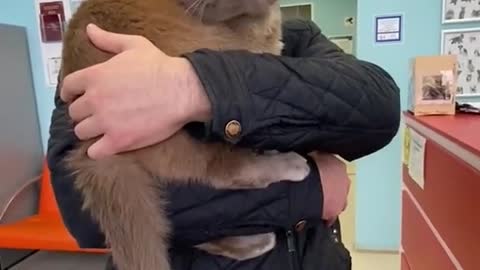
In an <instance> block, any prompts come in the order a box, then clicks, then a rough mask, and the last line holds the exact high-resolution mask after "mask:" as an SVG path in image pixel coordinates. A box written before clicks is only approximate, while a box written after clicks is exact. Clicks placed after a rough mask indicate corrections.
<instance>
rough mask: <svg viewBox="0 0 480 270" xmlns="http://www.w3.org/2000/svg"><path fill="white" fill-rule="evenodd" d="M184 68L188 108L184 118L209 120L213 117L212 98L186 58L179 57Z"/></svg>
mask: <svg viewBox="0 0 480 270" xmlns="http://www.w3.org/2000/svg"><path fill="white" fill-rule="evenodd" d="M178 60H179V61H180V64H181V66H182V70H183V71H184V74H185V76H184V83H183V86H184V89H183V90H184V91H185V93H186V94H185V98H186V99H187V100H186V105H185V106H186V108H185V115H184V119H185V121H186V123H190V122H203V123H204V122H208V121H210V119H211V117H212V108H211V103H210V99H209V98H208V95H207V93H206V91H205V89H204V87H203V84H202V82H201V81H200V79H199V78H198V75H197V73H196V71H195V69H194V67H193V66H192V64H191V63H190V61H189V60H187V59H186V58H179V59H178Z"/></svg>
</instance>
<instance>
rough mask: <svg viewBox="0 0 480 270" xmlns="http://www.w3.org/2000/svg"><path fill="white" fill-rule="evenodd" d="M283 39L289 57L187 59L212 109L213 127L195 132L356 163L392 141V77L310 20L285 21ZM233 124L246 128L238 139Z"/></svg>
mask: <svg viewBox="0 0 480 270" xmlns="http://www.w3.org/2000/svg"><path fill="white" fill-rule="evenodd" d="M284 40H285V43H286V47H285V50H284V55H283V56H274V55H269V54H263V55H260V56H259V55H254V54H249V53H247V52H242V51H236V52H230V53H222V52H218V51H211V50H201V51H197V52H194V53H190V54H186V55H185V57H186V58H187V59H189V60H190V62H191V63H192V65H193V66H194V68H195V69H196V71H197V73H198V75H199V77H200V80H201V81H202V83H203V85H204V87H205V90H206V92H207V95H208V97H209V99H210V101H211V103H212V109H213V120H212V121H211V122H210V123H206V124H199V123H194V124H191V130H192V133H193V134H195V135H197V136H199V137H200V138H203V139H207V140H220V139H221V140H226V141H229V142H231V143H234V144H238V145H245V146H248V147H252V148H257V149H276V150H280V151H292V150H293V151H297V152H302V153H307V152H311V151H314V150H317V151H324V152H328V153H333V154H338V155H340V156H341V157H343V158H344V159H346V160H349V161H351V160H354V159H357V158H360V157H363V156H365V155H369V154H371V153H373V152H376V151H377V150H379V149H381V148H383V147H384V146H385V145H387V144H388V143H389V142H390V141H391V140H392V138H393V137H394V135H395V134H396V132H397V130H398V126H399V121H400V100H399V89H398V87H397V85H396V84H395V82H394V80H393V79H392V78H391V77H390V76H389V74H388V73H386V72H385V71H384V70H383V69H381V68H380V67H378V66H376V65H375V64H372V63H369V62H365V61H362V60H358V59H356V58H355V57H354V56H352V55H349V54H346V53H344V52H343V51H342V50H341V49H340V48H338V47H337V46H336V45H335V44H334V43H332V42H330V41H329V40H328V39H327V38H326V37H325V36H324V35H323V34H322V33H321V31H320V29H319V28H318V27H317V26H316V25H315V24H313V23H311V22H304V21H291V22H289V23H286V25H285V27H284ZM233 120H235V121H236V122H239V123H240V125H241V133H240V134H239V135H238V136H236V137H232V136H227V135H226V134H225V133H226V129H227V126H228V124H229V123H230V122H231V121H233ZM194 127H196V128H194Z"/></svg>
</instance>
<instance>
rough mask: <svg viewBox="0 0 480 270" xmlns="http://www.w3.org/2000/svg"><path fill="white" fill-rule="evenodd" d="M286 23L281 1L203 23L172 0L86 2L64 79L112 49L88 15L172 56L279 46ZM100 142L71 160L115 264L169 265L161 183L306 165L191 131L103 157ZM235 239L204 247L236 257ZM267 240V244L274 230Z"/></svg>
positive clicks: (220, 183) (251, 176)
mask: <svg viewBox="0 0 480 270" xmlns="http://www.w3.org/2000/svg"><path fill="white" fill-rule="evenodd" d="M186 1H189V0H186ZM209 1H210V0H209ZM218 1H222V0H218ZM234 1H239V0H234ZM247 1H248V0H247ZM266 1H270V2H274V1H275V0H266ZM213 2H215V1H213ZM209 7H212V6H209ZM213 7H215V3H213ZM207 10H208V9H206V11H207ZM213 21H215V20H213ZM280 21H281V18H280V10H279V7H278V4H277V3H275V4H273V5H272V6H271V7H270V8H269V10H268V11H267V12H266V13H265V14H263V15H262V16H259V14H256V15H255V16H237V17H234V18H228V20H227V21H225V22H215V23H214V24H209V25H206V24H203V23H201V22H200V21H199V18H198V17H194V16H189V15H188V14H186V13H185V10H184V8H183V7H182V6H180V5H179V4H178V3H177V2H176V0H87V1H86V2H84V3H83V4H82V5H81V6H80V7H79V8H78V10H77V12H76V13H75V14H74V15H73V17H72V19H71V20H70V21H69V24H68V27H67V31H66V34H65V39H64V50H63V62H62V72H61V74H62V75H61V80H63V78H64V77H65V76H67V75H68V74H70V73H72V72H75V71H77V70H80V69H83V68H86V67H89V66H92V65H95V64H98V63H101V62H104V61H106V60H108V59H109V58H110V57H112V55H111V54H108V53H105V52H103V51H101V50H98V49H97V48H95V47H94V46H93V45H92V44H91V43H90V41H89V40H88V37H87V36H86V33H85V29H86V26H87V24H88V23H95V24H97V25H98V26H100V27H101V28H103V29H105V30H108V31H112V32H117V33H124V34H133V35H141V36H144V37H146V38H147V39H149V40H150V41H151V42H152V43H153V44H154V45H156V46H157V47H158V48H159V49H161V50H162V51H164V52H165V53H166V54H168V55H171V56H178V55H181V54H182V53H186V52H191V51H194V50H197V49H201V48H209V49H214V50H228V49H245V50H250V51H252V52H259V53H263V52H265V53H272V54H279V53H280V51H281V49H282V43H281V42H280V37H281V30H280V29H281V27H280V23H281V22H280ZM94 142H95V140H90V141H86V142H82V143H80V144H79V146H78V147H77V148H76V149H75V150H74V151H72V152H71V153H70V154H69V155H68V157H67V159H66V162H67V166H68V167H69V168H71V169H72V170H73V171H74V173H75V186H76V187H77V188H78V189H79V190H80V191H81V192H82V194H83V196H84V205H83V207H84V209H87V210H88V211H89V212H90V213H91V215H92V216H93V218H94V219H95V220H96V221H97V222H98V223H99V225H100V227H101V229H102V230H103V232H104V233H105V236H106V241H107V243H108V245H109V246H110V248H111V252H112V256H113V259H114V263H115V265H116V266H117V267H118V269H119V270H169V269H170V265H169V261H168V252H167V251H168V237H169V233H170V224H169V222H168V218H167V216H166V213H165V204H166V199H165V197H164V195H162V189H163V188H162V186H163V185H165V184H167V183H168V182H171V181H173V182H180V183H187V182H190V181H196V182H199V183H202V184H206V185H211V186H213V187H215V188H228V189H239V188H262V187H266V186H268V185H269V184H271V183H274V182H278V181H280V180H282V179H285V180H292V181H301V180H303V179H304V177H305V176H306V175H307V174H308V173H309V167H308V166H307V164H306V161H305V159H303V158H302V157H301V156H299V155H297V154H295V153H277V154H269V155H258V154H256V153H254V152H253V151H251V150H248V149H241V148H236V147H233V146H229V145H227V144H226V143H209V144H205V143H200V142H198V141H196V140H194V139H193V138H191V137H190V136H189V135H188V134H187V133H186V132H185V131H179V132H178V133H177V134H176V135H174V136H172V137H171V138H169V139H168V140H166V141H164V142H162V143H159V144H156V145H153V146H150V147H146V148H143V149H139V150H136V151H132V152H128V153H123V154H118V155H115V156H112V157H109V158H105V159H102V160H97V161H94V160H91V159H89V158H88V156H87V154H86V150H87V149H88V147H89V146H90V145H92V144H93V143H94ZM261 236H262V237H265V235H261ZM239 239H240V238H239ZM239 239H236V238H230V240H231V241H228V240H227V241H225V242H222V240H218V241H217V243H215V241H212V243H211V245H209V244H208V243H206V244H203V245H199V246H198V248H201V249H204V250H207V251H211V252H212V253H216V252H217V253H218V254H224V255H226V256H232V257H235V256H237V255H235V248H232V251H231V252H230V251H229V252H224V251H222V248H225V249H228V245H229V244H228V243H230V244H231V243H232V241H233V242H235V241H236V240H239ZM264 239H267V240H268V241H270V243H271V235H268V234H267V238H264ZM247 242H248V241H247ZM247 242H245V243H247ZM260 242H262V241H260ZM225 243H227V244H226V245H225ZM250 244H253V245H256V244H257V243H256V242H255V241H253V243H250ZM238 256H240V258H242V255H238ZM244 258H248V256H246V257H244Z"/></svg>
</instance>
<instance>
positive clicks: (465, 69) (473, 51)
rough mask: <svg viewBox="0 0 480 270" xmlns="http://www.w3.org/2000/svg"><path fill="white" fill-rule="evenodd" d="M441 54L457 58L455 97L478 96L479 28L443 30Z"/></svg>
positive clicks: (479, 66)
mask: <svg viewBox="0 0 480 270" xmlns="http://www.w3.org/2000/svg"><path fill="white" fill-rule="evenodd" d="M441 50H442V54H444V55H455V56H456V57H457V75H458V81H457V94H456V95H457V96H480V28H470V29H461V30H460V29H459V30H444V31H443V32H442V44H441Z"/></svg>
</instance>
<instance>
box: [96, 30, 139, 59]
mask: <svg viewBox="0 0 480 270" xmlns="http://www.w3.org/2000/svg"><path fill="white" fill-rule="evenodd" d="M87 35H88V38H89V39H90V41H91V42H92V43H93V44H94V45H95V47H97V48H99V49H101V50H104V51H107V52H110V53H115V54H119V53H121V52H123V51H126V50H128V49H131V48H133V47H134V46H136V45H137V44H138V41H139V40H138V37H137V36H132V35H124V34H118V33H113V32H108V31H105V30H103V29H101V28H100V27H98V26H96V25H95V24H89V25H87Z"/></svg>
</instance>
